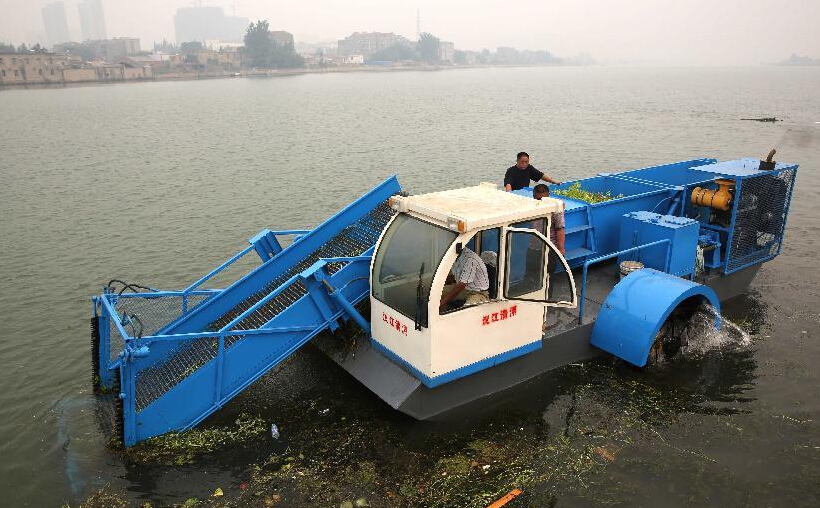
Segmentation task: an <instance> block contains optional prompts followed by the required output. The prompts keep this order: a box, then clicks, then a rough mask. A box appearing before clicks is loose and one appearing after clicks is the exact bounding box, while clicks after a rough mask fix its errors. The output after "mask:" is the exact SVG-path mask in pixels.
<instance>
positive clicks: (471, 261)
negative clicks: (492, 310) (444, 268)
mask: <svg viewBox="0 0 820 508" xmlns="http://www.w3.org/2000/svg"><path fill="white" fill-rule="evenodd" d="M450 272H451V273H452V275H453V278H454V280H455V283H453V284H446V285H445V286H444V291H443V292H442V294H441V303H440V304H439V309H441V310H444V309H445V307H446V305H447V304H448V303H449V302H451V301H453V300H465V305H476V304H479V303H482V302H486V301H487V300H489V299H490V294H489V292H488V290H489V288H490V277H489V275H487V266H486V265H485V264H484V261H482V260H481V257H479V255H478V254H476V253H475V252H473V251H471V250H470V249H468V248H467V247H464V248H463V249H462V250H461V254H459V255H458V258H456V261H455V263H453V267H452V268H451V269H450Z"/></svg>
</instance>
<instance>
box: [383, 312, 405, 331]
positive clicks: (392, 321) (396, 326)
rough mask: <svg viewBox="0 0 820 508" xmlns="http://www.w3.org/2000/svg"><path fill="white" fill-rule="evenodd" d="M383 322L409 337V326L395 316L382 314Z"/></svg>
mask: <svg viewBox="0 0 820 508" xmlns="http://www.w3.org/2000/svg"><path fill="white" fill-rule="evenodd" d="M382 321H384V322H385V323H387V324H389V325H390V328H394V329H395V330H396V331H397V332H399V333H400V334H402V335H407V325H406V324H404V323H402V322H401V321H399V320H398V319H396V318H394V317H393V316H388V315H387V313H385V312H382Z"/></svg>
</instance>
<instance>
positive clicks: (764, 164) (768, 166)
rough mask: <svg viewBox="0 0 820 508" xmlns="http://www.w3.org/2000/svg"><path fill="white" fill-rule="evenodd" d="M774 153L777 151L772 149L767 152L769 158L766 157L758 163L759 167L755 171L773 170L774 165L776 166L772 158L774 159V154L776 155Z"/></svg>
mask: <svg viewBox="0 0 820 508" xmlns="http://www.w3.org/2000/svg"><path fill="white" fill-rule="evenodd" d="M776 153H777V150H776V149H774V148H772V151H771V152H769V156H768V157H766V160H765V161H760V166H758V167H757V169H758V170H759V171H771V170H773V169H774V165H775V164H777V162H776V161H773V160H772V157H774V154H776Z"/></svg>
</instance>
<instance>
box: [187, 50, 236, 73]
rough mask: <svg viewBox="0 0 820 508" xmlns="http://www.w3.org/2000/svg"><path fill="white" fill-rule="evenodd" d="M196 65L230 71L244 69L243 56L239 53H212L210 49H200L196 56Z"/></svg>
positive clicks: (234, 51)
mask: <svg viewBox="0 0 820 508" xmlns="http://www.w3.org/2000/svg"><path fill="white" fill-rule="evenodd" d="M194 62H195V64H196V65H198V66H200V67H202V68H204V67H207V66H219V67H222V68H223V69H228V70H239V69H240V68H242V54H241V53H239V51H236V50H233V51H212V50H210V49H200V50H198V51H197V52H196V53H195V54H194Z"/></svg>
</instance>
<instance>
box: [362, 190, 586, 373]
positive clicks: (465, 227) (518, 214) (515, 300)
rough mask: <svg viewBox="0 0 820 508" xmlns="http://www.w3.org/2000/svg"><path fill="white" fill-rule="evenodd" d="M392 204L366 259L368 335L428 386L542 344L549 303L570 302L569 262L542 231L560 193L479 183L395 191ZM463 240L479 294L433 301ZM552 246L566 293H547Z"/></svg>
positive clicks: (572, 288) (556, 209)
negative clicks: (480, 276) (559, 296)
mask: <svg viewBox="0 0 820 508" xmlns="http://www.w3.org/2000/svg"><path fill="white" fill-rule="evenodd" d="M390 205H391V206H392V208H393V209H394V210H396V211H397V212H398V214H397V215H396V216H395V217H394V218H393V219H392V220H391V222H390V223H389V224H388V226H387V227H386V228H385V230H384V232H383V233H382V236H381V238H380V239H379V242H378V243H377V244H376V250H375V254H374V256H373V261H372V264H371V294H370V304H371V332H372V340H373V345H374V347H376V348H377V349H379V350H380V351H382V352H383V353H384V354H386V355H387V356H388V357H390V358H391V359H393V360H394V361H397V362H398V363H400V364H402V365H403V366H405V367H406V368H407V369H408V370H410V371H411V372H412V373H413V374H414V375H415V376H416V377H418V378H419V379H420V380H421V381H422V382H423V383H424V384H425V385H427V386H428V387H434V386H438V385H440V384H443V383H446V382H448V381H451V380H453V379H456V378H459V377H463V376H466V375H469V374H472V373H474V372H477V371H479V370H482V369H484V368H487V367H491V366H492V365H495V364H497V363H500V362H503V361H506V360H509V359H511V358H514V357H516V356H520V355H523V354H526V353H528V352H530V351H533V350H535V349H538V348H540V347H541V337H542V335H543V330H544V322H545V318H546V312H547V309H548V308H549V307H575V306H576V304H577V298H576V294H575V284H574V280H573V279H572V277H571V276H569V274H571V271H570V269H569V265H568V264H567V262H566V260H565V259H564V257H563V256H561V254H560V253H559V252H558V249H557V248H556V247H555V245H553V244H552V243H551V242H550V241H549V234H547V235H546V236H545V235H544V233H543V232H544V231H547V232H548V231H549V230H550V229H549V226H550V224H551V218H552V214H554V213H556V212H562V211H563V206H564V205H563V202H562V201H560V200H556V199H551V198H545V199H543V200H540V201H539V200H535V199H532V198H528V197H525V196H521V195H517V194H513V193H509V192H505V191H503V190H501V189H499V188H497V186H496V185H494V184H488V183H482V184H480V185H478V186H474V187H466V188H462V189H455V190H449V191H442V192H434V193H429V194H422V195H417V196H407V197H404V196H394V197H392V198H391V200H390ZM462 249H470V250H472V251H473V252H475V253H476V254H479V255H480V257H481V259H482V261H483V262H484V263H485V267H486V268H487V276H488V278H489V281H490V288H489V289H488V291H487V293H488V296H489V298H488V300H487V301H485V302H482V303H478V304H474V305H466V304H462V305H460V306H459V302H456V304H455V305H453V304H448V305H446V306H445V307H442V308H440V302H441V299H442V295H443V291H444V286H445V281H446V280H447V278H448V274H449V273H450V270H451V268H452V267H453V264H454V263H455V261H456V259H457V258H458V256H459V253H460V252H461V251H462ZM550 252H553V253H554V254H553V255H554V259H556V260H557V262H558V263H559V266H562V267H563V270H561V268H559V272H561V273H556V274H554V275H553V277H557V276H561V277H565V278H566V281H567V284H566V285H565V287H566V288H569V295H568V296H567V298H565V299H563V300H556V301H552V300H550V299H549V297H548V295H549V291H548V289H549V283H550V281H549V274H548V270H547V262H548V259H549V257H550V256H549V255H548V254H549V253H550Z"/></svg>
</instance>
